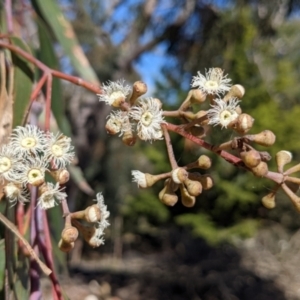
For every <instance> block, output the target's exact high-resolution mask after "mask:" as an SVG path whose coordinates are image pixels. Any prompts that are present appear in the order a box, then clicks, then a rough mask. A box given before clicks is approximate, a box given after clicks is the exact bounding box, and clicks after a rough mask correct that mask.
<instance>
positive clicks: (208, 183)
mask: <svg viewBox="0 0 300 300" xmlns="http://www.w3.org/2000/svg"><path fill="white" fill-rule="evenodd" d="M189 179H191V180H197V181H199V182H200V183H201V185H202V188H203V190H209V189H211V188H212V187H213V185H214V182H213V179H212V178H211V177H210V176H209V175H207V174H205V175H201V174H200V173H198V172H194V173H189Z"/></svg>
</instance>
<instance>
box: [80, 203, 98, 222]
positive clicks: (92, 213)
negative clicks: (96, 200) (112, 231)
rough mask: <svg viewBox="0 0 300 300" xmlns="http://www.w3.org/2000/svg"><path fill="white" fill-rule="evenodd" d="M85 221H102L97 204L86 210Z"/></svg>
mask: <svg viewBox="0 0 300 300" xmlns="http://www.w3.org/2000/svg"><path fill="white" fill-rule="evenodd" d="M84 219H85V220H86V221H87V222H89V223H96V222H99V221H100V219H101V210H100V208H99V206H98V205H97V204H94V205H91V206H88V207H87V208H86V209H85V210H84Z"/></svg>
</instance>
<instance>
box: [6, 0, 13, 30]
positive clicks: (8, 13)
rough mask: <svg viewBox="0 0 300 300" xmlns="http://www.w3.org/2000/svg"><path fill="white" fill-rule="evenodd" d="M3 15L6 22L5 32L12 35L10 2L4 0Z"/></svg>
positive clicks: (9, 0)
mask: <svg viewBox="0 0 300 300" xmlns="http://www.w3.org/2000/svg"><path fill="white" fill-rule="evenodd" d="M5 15H6V20H7V31H8V33H10V34H12V33H13V32H14V28H13V19H12V9H11V0H5Z"/></svg>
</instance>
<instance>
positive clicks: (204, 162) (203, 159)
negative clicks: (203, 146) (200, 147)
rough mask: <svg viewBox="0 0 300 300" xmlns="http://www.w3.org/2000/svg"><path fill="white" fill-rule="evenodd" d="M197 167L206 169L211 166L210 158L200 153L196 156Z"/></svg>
mask: <svg viewBox="0 0 300 300" xmlns="http://www.w3.org/2000/svg"><path fill="white" fill-rule="evenodd" d="M198 167H199V168H200V169H203V170H207V169H209V168H210V167H211V159H210V158H209V157H208V156H207V155H201V156H200V157H199V158H198Z"/></svg>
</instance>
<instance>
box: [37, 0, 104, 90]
mask: <svg viewBox="0 0 300 300" xmlns="http://www.w3.org/2000/svg"><path fill="white" fill-rule="evenodd" d="M32 4H33V6H34V7H35V8H36V11H37V13H38V14H39V15H40V16H41V17H42V18H43V19H44V20H45V21H46V23H47V24H48V25H49V27H50V28H51V30H52V31H53V33H54V35H55V37H56V38H57V40H58V41H59V43H60V44H61V46H62V47H63V49H64V51H65V54H66V55H68V56H69V58H70V60H71V62H72V64H73V66H74V68H75V70H76V71H77V72H78V74H79V75H80V76H81V77H82V78H84V79H85V80H87V81H90V82H91V83H94V84H97V85H99V81H98V78H97V75H96V73H95V71H94V70H93V68H92V67H91V65H90V63H89V61H88V60H87V58H86V56H85V54H84V52H83V50H82V48H81V47H80V45H79V43H78V40H77V37H76V35H75V33H74V30H73V28H72V26H71V24H70V22H69V21H68V20H67V19H66V18H65V17H64V15H63V14H62V12H61V10H60V8H59V6H58V5H57V3H56V2H55V1H53V0H47V1H44V0H32Z"/></svg>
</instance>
